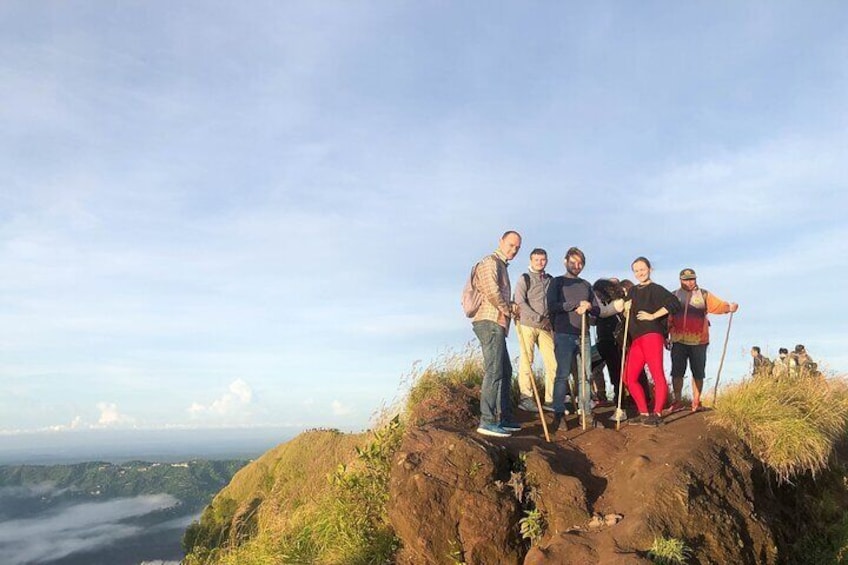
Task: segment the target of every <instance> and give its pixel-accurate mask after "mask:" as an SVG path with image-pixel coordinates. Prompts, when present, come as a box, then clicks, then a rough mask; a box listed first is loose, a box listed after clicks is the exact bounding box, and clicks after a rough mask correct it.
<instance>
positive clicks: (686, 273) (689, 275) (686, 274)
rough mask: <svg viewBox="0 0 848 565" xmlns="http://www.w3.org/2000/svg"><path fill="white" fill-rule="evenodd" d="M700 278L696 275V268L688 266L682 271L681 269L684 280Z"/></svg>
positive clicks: (681, 276)
mask: <svg viewBox="0 0 848 565" xmlns="http://www.w3.org/2000/svg"><path fill="white" fill-rule="evenodd" d="M696 278H698V277H697V276H695V270H694V269H690V268H689V267H686V268H685V269H683V270H682V271H680V280H682V281H691V280H692V279H696Z"/></svg>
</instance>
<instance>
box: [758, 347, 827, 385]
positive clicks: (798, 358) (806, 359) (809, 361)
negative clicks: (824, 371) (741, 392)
mask: <svg viewBox="0 0 848 565" xmlns="http://www.w3.org/2000/svg"><path fill="white" fill-rule="evenodd" d="M751 357H752V358H753V360H754V364H753V368H752V370H751V374H752V375H753V376H754V377H755V378H757V377H774V378H780V377H789V376H793V377H797V376H804V375H808V376H814V375H818V374H819V373H818V365H816V363H814V362H813V358H812V357H810V354H809V353H807V348H806V347H804V346H803V345H801V344H800V343H799V344H798V345H796V346H795V349H794V350H793V351H792V352H791V353H790V352H789V350H788V349H786V348H785V347H781V348H780V349H779V350H778V352H777V358H776V359H775V360H774V361H772V360H770V359H769V358H768V357H766V356H765V355H763V352H762V350H761V349H760V347H759V346H758V345H755V346H754V347H752V348H751Z"/></svg>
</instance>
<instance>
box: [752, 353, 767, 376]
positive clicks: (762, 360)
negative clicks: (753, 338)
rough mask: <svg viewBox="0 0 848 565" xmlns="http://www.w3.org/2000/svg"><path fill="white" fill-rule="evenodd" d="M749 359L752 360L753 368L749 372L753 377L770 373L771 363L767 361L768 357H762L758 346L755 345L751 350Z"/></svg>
mask: <svg viewBox="0 0 848 565" xmlns="http://www.w3.org/2000/svg"><path fill="white" fill-rule="evenodd" d="M751 357H752V358H753V360H754V368H753V370H752V371H751V374H752V375H753V376H755V377H762V376H767V375H768V374H769V373H771V361H769V358H768V357H766V356H765V355H763V352H762V350H761V349H760V346H759V345H755V346H754V347H752V348H751Z"/></svg>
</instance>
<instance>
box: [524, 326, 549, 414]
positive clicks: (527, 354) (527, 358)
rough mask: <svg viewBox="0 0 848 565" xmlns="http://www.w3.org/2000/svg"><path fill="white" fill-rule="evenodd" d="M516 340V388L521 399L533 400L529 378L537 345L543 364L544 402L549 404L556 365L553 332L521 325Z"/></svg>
mask: <svg viewBox="0 0 848 565" xmlns="http://www.w3.org/2000/svg"><path fill="white" fill-rule="evenodd" d="M518 340H519V346H520V347H519V353H520V356H519V360H518V390H519V391H520V392H521V399H522V400H524V399H525V398H529V399H531V400H532V401H533V402H535V400H533V385H532V384H531V382H530V379H532V378H533V355H534V353H535V351H536V345H538V346H539V352H540V353H541V354H542V362H543V364H544V366H545V404H551V403H552V402H553V401H554V377H555V376H556V367H557V363H556V357H554V337H553V333H552V332H550V331H546V330H540V329H539V328H528V327H527V326H521V328H520V330H519V331H518Z"/></svg>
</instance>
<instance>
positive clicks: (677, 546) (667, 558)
mask: <svg viewBox="0 0 848 565" xmlns="http://www.w3.org/2000/svg"><path fill="white" fill-rule="evenodd" d="M691 553H692V551H691V550H690V549H689V547H688V546H687V545H686V542H684V541H683V540H679V539H675V538H667V537H658V538H655V539H654V543H653V545H651V548H650V549H649V550H648V557H649V558H650V559H651V561H652V562H654V563H656V564H657V565H679V564H680V565H682V564H684V563H686V561H687V559H689V556H690V555H691Z"/></svg>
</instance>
